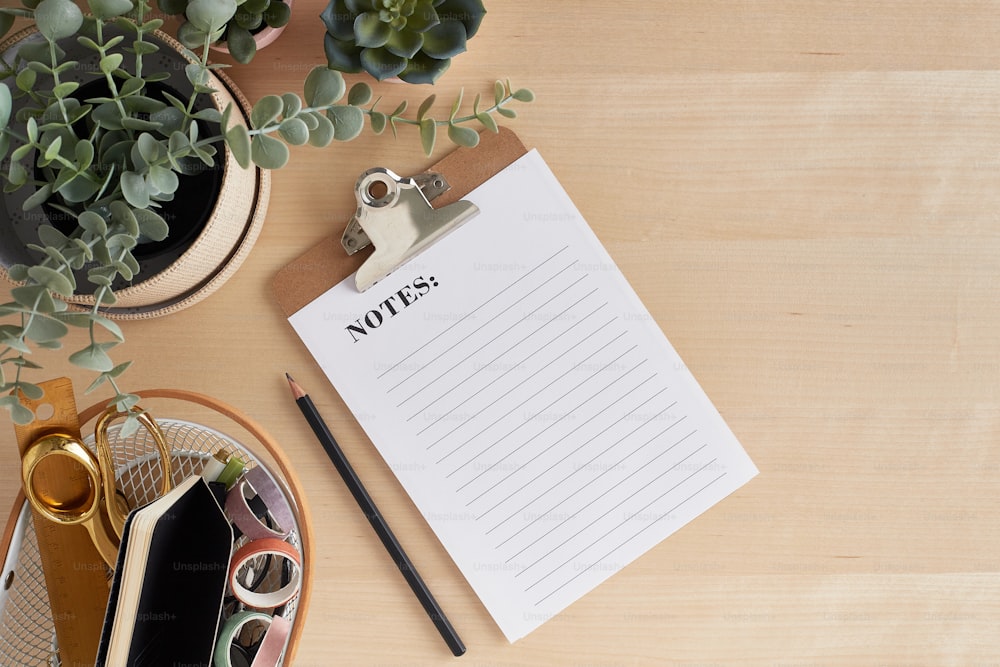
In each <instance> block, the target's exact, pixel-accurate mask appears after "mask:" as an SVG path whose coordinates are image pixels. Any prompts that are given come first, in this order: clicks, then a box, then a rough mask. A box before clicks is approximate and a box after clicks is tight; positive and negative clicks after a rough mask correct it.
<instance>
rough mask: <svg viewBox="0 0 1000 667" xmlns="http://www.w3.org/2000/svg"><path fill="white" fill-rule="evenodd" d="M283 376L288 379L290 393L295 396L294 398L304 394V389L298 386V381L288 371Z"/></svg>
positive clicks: (296, 398)
mask: <svg viewBox="0 0 1000 667" xmlns="http://www.w3.org/2000/svg"><path fill="white" fill-rule="evenodd" d="M285 378H286V379H287V380H288V386H289V387H291V389H292V395H293V396H295V400H298V399H300V398H302V397H303V396H305V395H306V392H305V390H304V389H303V388H302V387H300V386H299V383H298V382H296V381H295V378H293V377H292V376H291V375H289V374H288V373H285Z"/></svg>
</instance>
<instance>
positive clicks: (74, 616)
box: [14, 378, 108, 667]
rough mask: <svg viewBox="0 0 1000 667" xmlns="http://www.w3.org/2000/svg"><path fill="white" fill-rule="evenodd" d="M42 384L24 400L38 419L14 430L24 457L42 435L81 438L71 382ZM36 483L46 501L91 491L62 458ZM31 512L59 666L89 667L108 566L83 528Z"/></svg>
mask: <svg viewBox="0 0 1000 667" xmlns="http://www.w3.org/2000/svg"><path fill="white" fill-rule="evenodd" d="M40 386H41V387H42V389H44V390H45V395H44V396H43V397H42V398H40V399H38V400H30V399H27V398H24V397H22V401H23V402H24V404H25V405H26V406H27V407H29V408H31V409H32V410H33V411H34V412H35V415H36V419H35V421H33V422H32V423H30V424H27V425H25V426H15V428H14V431H15V433H16V435H17V446H18V452H19V453H20V454H22V455H23V454H24V452H25V450H26V449H27V448H28V447H29V446H30V445H31V444H32V443H33V442H35V440H37V439H38V438H40V437H42V436H44V435H48V434H50V433H53V432H61V433H65V434H67V435H72V436H77V437H79V435H80V424H79V419H78V417H77V410H76V400H75V398H74V396H73V384H72V382H71V381H70V380H69V379H68V378H60V379H57V380H51V381H49V382H42V383H41V384H40ZM42 417H44V418H42ZM34 479H35V482H34V486H35V488H36V490H37V491H39V492H40V493H42V494H44V497H50V498H66V499H67V500H70V499H74V500H75V499H77V498H80V497H86V496H87V495H88V494H89V493H91V492H92V490H91V489H90V482H89V480H88V478H87V475H86V473H85V472H84V471H83V469H82V468H81V467H80V466H79V465H77V464H75V463H73V462H72V461H71V460H69V459H66V460H62V457H51V458H50V460H48V461H46V462H45V464H44V468H42V467H41V466H40V467H39V469H38V471H37V472H36V474H35V478H34ZM32 513H33V516H32V519H33V521H34V524H35V534H36V536H37V539H38V551H39V554H40V558H41V562H42V570H43V571H44V573H45V587H46V589H47V591H48V596H49V606H50V607H51V609H52V619H53V621H54V623H55V631H56V641H57V642H58V645H59V657H60V660H61V664H62V667H83V666H84V665H87V666H88V667H92V666H93V664H94V661H95V660H96V657H97V644H98V642H99V641H100V638H101V625H102V624H103V622H104V612H105V609H106V607H107V604H108V568H107V565H106V564H105V562H104V560H103V559H102V558H101V555H100V553H98V551H97V548H96V547H95V546H94V543H93V541H92V540H91V539H90V535H89V534H88V533H87V530H86V529H85V528H84V527H83V526H69V525H60V524H56V523H53V522H52V521H50V520H48V519H45V518H44V517H42V516H40V515H39V514H37V513H36V512H35V511H34V510H32Z"/></svg>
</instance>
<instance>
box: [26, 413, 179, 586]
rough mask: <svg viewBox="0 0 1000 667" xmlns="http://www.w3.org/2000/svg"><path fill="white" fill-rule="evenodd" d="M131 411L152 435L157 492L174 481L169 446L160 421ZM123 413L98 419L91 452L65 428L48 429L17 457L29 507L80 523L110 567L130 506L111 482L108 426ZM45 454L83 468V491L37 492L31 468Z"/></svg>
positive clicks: (50, 517) (61, 520) (61, 521)
mask: <svg viewBox="0 0 1000 667" xmlns="http://www.w3.org/2000/svg"><path fill="white" fill-rule="evenodd" d="M133 412H134V413H136V418H137V419H138V420H139V423H140V424H141V425H142V426H143V427H144V428H145V429H146V430H147V431H149V433H150V435H152V436H153V441H154V442H155V444H156V449H157V453H158V455H159V458H160V464H161V466H162V480H161V485H160V486H161V488H160V494H161V495H162V494H164V493H166V492H167V491H169V490H170V489H171V488H172V486H173V473H172V469H171V464H170V448H169V447H168V446H167V442H166V440H165V439H164V437H163V432H162V431H161V430H160V427H159V425H157V423H156V422H155V421H154V420H153V418H152V417H150V416H149V414H148V413H146V412H144V411H142V410H139V409H137V408H133ZM124 416H125V413H121V412H118V411H117V410H116V409H114V408H110V409H108V410H106V411H105V412H104V414H102V415H101V416H100V417H99V418H98V419H97V423H96V425H95V427H94V446H95V448H96V449H97V455H96V456H95V455H94V453H93V452H91V451H90V449H88V448H87V446H86V445H84V444H83V442H82V441H81V440H80V439H79V438H76V437H74V436H71V435H66V434H65V433H52V434H50V435H46V436H43V437H41V438H39V439H38V440H36V441H35V442H34V443H32V444H31V445H30V446H29V447H28V449H27V450H26V451H25V452H24V455H23V457H22V459H21V480H22V481H23V482H24V494H25V496H26V497H27V499H28V502H29V503H31V506H32V507H33V508H35V510H36V511H38V512H39V513H40V514H41V515H42V516H44V517H45V518H46V519H48V520H50V521H54V522H55V523H58V524H63V525H77V524H79V525H82V526H84V527H85V528H86V529H87V532H88V533H90V538H91V539H92V540H93V541H94V546H96V547H97V550H98V552H100V554H101V557H102V558H103V559H104V561H105V562H106V563H107V564H108V565H109V566H111V568H112V569H114V567H115V563H116V561H117V559H118V547H119V544H120V543H121V536H122V532H123V531H124V529H125V519H126V518H127V517H128V512H129V507H128V503H127V502H126V501H125V498H124V496H123V495H121V494H119V492H118V489H117V486H116V483H115V469H114V463H113V461H114V458H113V456H112V451H111V444H110V443H109V441H108V426H109V425H110V424H111V422H113V421H114V420H115V419H117V418H118V417H124ZM50 456H64V457H67V458H69V459H70V460H72V461H75V462H76V463H78V464H79V465H80V466H82V467H83V470H84V471H85V472H86V473H87V481H88V482H89V488H88V490H87V492H86V493H85V494H80V495H78V496H77V497H76V498H55V497H52V495H50V494H47V493H39V492H38V490H37V489H36V488H35V483H34V478H35V473H36V471H37V470H38V466H39V464H40V463H41V462H42V461H44V460H45V459H47V458H48V457H50Z"/></svg>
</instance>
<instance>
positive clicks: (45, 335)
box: [24, 267, 69, 343]
mask: <svg viewBox="0 0 1000 667" xmlns="http://www.w3.org/2000/svg"><path fill="white" fill-rule="evenodd" d="M36 268H38V267H36ZM68 333H69V328H67V327H66V325H65V324H63V323H62V322H60V321H59V320H56V319H52V318H51V317H46V316H42V315H35V316H34V317H33V318H31V322H30V323H29V324H28V328H27V329H26V330H25V332H24V336H25V338H30V339H31V340H33V341H35V342H37V343H46V342H49V341H54V340H59V339H60V338H62V337H64V336H65V335H66V334H68Z"/></svg>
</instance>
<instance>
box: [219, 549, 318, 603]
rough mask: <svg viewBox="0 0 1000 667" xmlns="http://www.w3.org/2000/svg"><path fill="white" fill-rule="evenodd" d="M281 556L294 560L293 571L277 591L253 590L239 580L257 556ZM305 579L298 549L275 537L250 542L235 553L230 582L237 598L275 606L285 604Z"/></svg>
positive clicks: (230, 571)
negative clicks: (243, 571)
mask: <svg viewBox="0 0 1000 667" xmlns="http://www.w3.org/2000/svg"><path fill="white" fill-rule="evenodd" d="M267 555H271V556H278V557H280V558H286V559H288V560H289V561H291V563H292V565H293V566H294V567H292V571H291V575H290V576H289V580H288V583H287V584H285V585H284V586H282V587H281V588H279V589H278V590H276V591H269V592H263V593H261V592H257V591H252V590H250V589H248V588H246V587H245V586H243V584H242V583H241V582H240V580H239V572H240V569H241V568H242V567H243V566H245V565H247V564H248V563H250V561H252V560H254V559H255V558H257V557H258V556H267ZM301 583H302V561H301V559H300V556H299V552H298V550H296V549H295V547H293V546H292V545H291V544H289V543H288V542H284V541H282V540H279V539H278V538H275V537H266V538H264V539H260V540H253V541H251V542H247V543H246V544H244V545H243V546H242V547H240V548H239V549H237V550H236V553H235V554H233V558H232V561H231V563H230V566H229V586H230V588H231V589H232V591H233V595H234V596H235V597H236V599H237V600H239V601H240V602H242V603H243V604H245V605H246V606H248V607H253V608H254V609H274V608H275V607H280V606H281V605H283V604H285V603H286V602H288V601H289V600H291V599H292V598H293V597H295V596H296V594H298V592H299V587H300V585H301Z"/></svg>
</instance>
